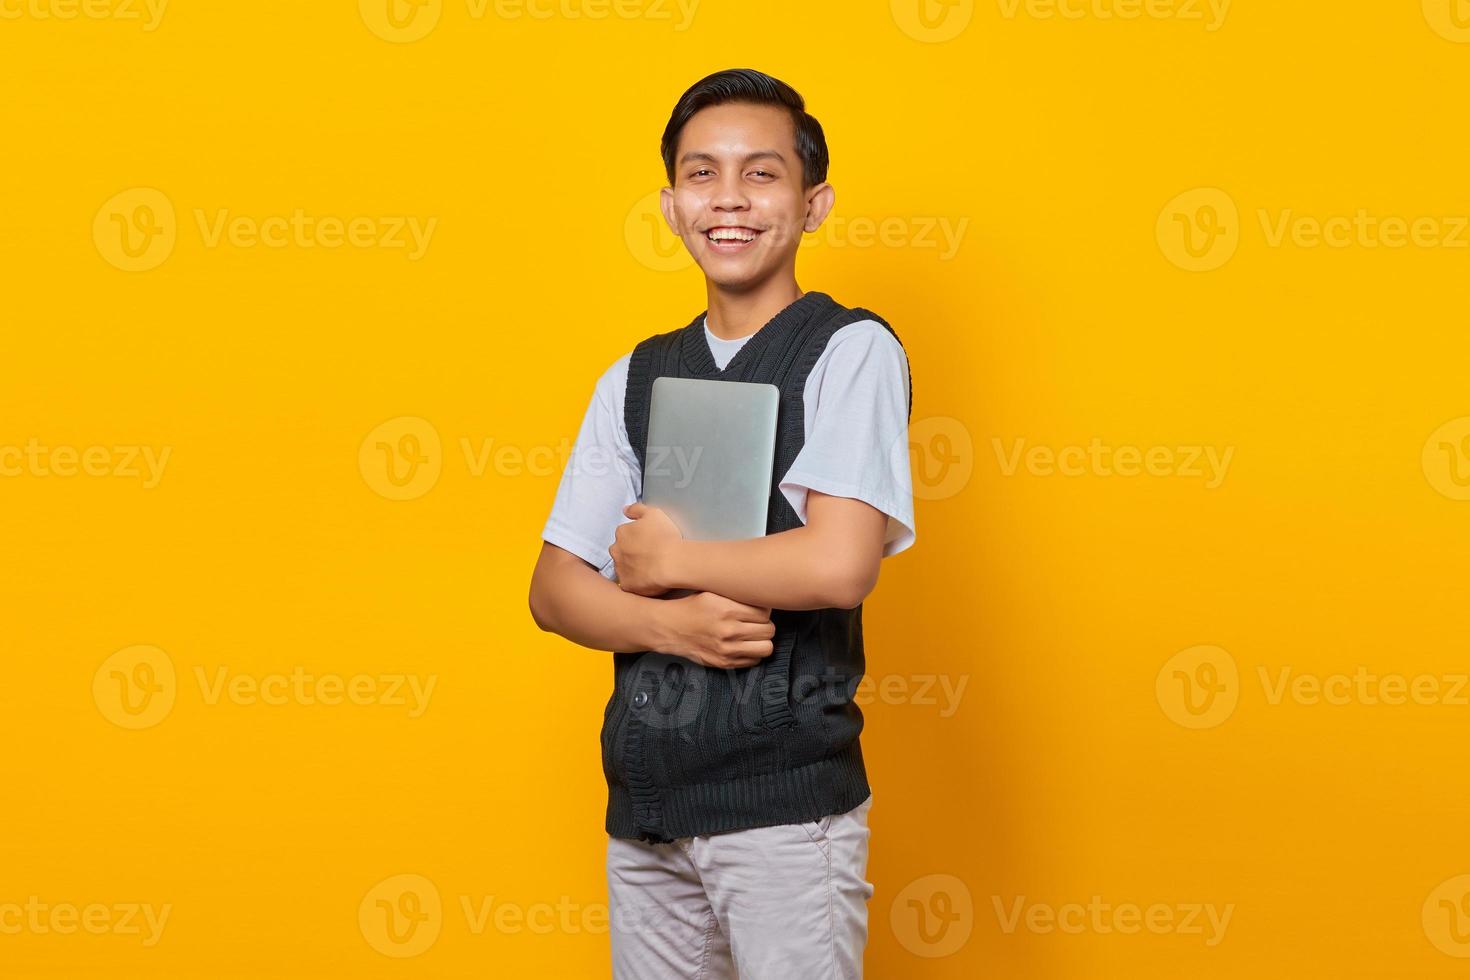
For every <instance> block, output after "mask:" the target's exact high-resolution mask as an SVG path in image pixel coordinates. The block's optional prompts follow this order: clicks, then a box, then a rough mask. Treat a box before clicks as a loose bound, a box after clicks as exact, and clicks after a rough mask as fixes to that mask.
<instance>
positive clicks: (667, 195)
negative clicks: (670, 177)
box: [658, 187, 684, 238]
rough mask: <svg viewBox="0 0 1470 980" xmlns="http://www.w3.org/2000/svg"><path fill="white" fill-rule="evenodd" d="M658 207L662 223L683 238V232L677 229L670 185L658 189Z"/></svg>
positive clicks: (676, 218)
mask: <svg viewBox="0 0 1470 980" xmlns="http://www.w3.org/2000/svg"><path fill="white" fill-rule="evenodd" d="M658 209H659V210H660V211H662V212H663V215H664V223H665V224H667V225H668V226H669V230H670V231H672V232H673V233H674V235H675V236H677V237H679V238H683V237H684V233H683V232H682V231H680V230H679V216H678V213H677V212H676V211H675V210H674V189H673V188H672V187H664V188H661V189H660V190H659V192H658Z"/></svg>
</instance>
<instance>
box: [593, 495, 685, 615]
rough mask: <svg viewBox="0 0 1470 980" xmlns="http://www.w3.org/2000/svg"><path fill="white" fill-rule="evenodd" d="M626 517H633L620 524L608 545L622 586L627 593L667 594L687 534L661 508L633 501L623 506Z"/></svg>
mask: <svg viewBox="0 0 1470 980" xmlns="http://www.w3.org/2000/svg"><path fill="white" fill-rule="evenodd" d="M623 516H625V517H631V518H632V519H633V520H632V521H631V522H629V523H627V524H620V525H619V526H618V529H617V531H616V532H614V539H615V540H614V541H613V544H612V547H610V548H608V554H610V555H611V556H612V560H613V568H614V569H616V570H617V573H618V585H619V586H621V587H622V589H623V591H624V592H634V593H637V594H638V595H644V596H659V595H663V594H664V593H665V592H667V591H668V590H669V589H671V588H673V574H672V572H673V570H672V567H671V566H672V564H673V561H674V557H675V553H676V551H677V549H678V547H679V545H680V544H681V543H682V542H683V540H684V536H683V535H682V534H680V533H679V528H678V527H677V526H675V524H674V521H673V519H672V518H670V517H669V515H668V514H665V513H664V512H663V511H661V510H659V509H658V508H657V507H649V506H648V505H647V504H644V503H641V502H639V503H632V504H629V505H628V506H627V507H624V508H623Z"/></svg>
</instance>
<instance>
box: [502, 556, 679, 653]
mask: <svg viewBox="0 0 1470 980" xmlns="http://www.w3.org/2000/svg"><path fill="white" fill-rule="evenodd" d="M663 602H664V600H662V599H651V598H648V597H646V596H641V595H634V594H633V593H631V592H624V591H623V590H622V589H620V588H618V585H617V583H616V582H613V581H612V580H610V579H607V578H604V577H603V576H602V574H601V573H599V572H598V571H597V570H596V569H594V568H592V567H591V566H590V565H587V564H586V563H584V562H583V561H582V560H581V559H579V558H576V557H575V556H570V555H569V556H566V557H564V558H562V559H561V560H559V561H554V562H551V563H550V564H549V565H547V566H545V567H543V566H542V565H539V564H538V565H537V568H536V572H535V575H534V576H533V579H532V583H531V615H532V616H533V618H534V619H535V620H536V624H537V625H538V626H540V627H541V628H542V629H544V630H549V631H551V632H553V633H556V634H558V635H560V636H563V637H566V638H567V639H568V640H571V641H572V642H573V643H575V644H577V645H578V646H584V647H588V648H589V649H592V650H613V651H619V652H635V651H641V650H659V649H661V647H662V646H664V645H666V641H667V639H668V638H667V636H665V631H664V629H663V624H662V618H661V616H660V614H661V613H662V612H663V610H662V609H661V608H659V607H660V606H661V604H662V603H663Z"/></svg>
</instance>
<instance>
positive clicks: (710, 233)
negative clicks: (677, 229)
mask: <svg viewBox="0 0 1470 980" xmlns="http://www.w3.org/2000/svg"><path fill="white" fill-rule="evenodd" d="M760 234H761V232H760V231H759V230H758V229H755V228H742V227H734V228H731V227H722V228H709V229H706V231H705V233H704V237H705V240H706V241H708V242H709V243H710V247H712V248H713V249H714V250H715V251H716V252H740V251H743V250H745V249H747V248H749V247H750V246H751V244H752V243H753V242H754V241H755V240H756V239H757V238H759V237H760Z"/></svg>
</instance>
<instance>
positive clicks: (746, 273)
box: [697, 258, 771, 293]
mask: <svg viewBox="0 0 1470 980" xmlns="http://www.w3.org/2000/svg"><path fill="white" fill-rule="evenodd" d="M697 264H698V265H699V268H700V271H701V272H703V273H704V277H705V279H707V280H708V281H709V282H710V283H711V284H713V285H715V286H718V287H719V288H721V289H723V290H725V291H726V292H731V293H739V292H744V291H746V290H749V289H754V288H755V287H756V286H758V285H760V284H761V283H763V282H765V281H766V280H767V279H769V278H770V276H771V270H770V269H764V268H760V267H758V266H755V265H749V266H747V265H745V264H744V263H735V262H725V261H721V260H720V259H719V258H712V259H705V260H703V261H697Z"/></svg>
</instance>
